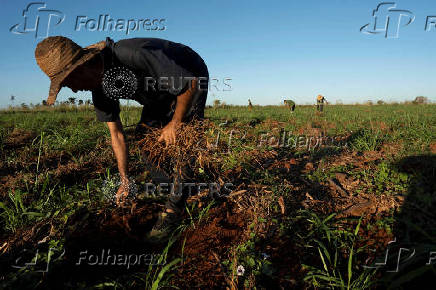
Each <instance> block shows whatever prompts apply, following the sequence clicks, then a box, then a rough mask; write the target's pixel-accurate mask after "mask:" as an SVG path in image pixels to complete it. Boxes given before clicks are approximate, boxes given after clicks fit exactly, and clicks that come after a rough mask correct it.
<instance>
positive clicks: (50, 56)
mask: <svg viewBox="0 0 436 290" xmlns="http://www.w3.org/2000/svg"><path fill="white" fill-rule="evenodd" d="M104 47H105V41H101V42H98V43H96V44H93V45H90V46H87V47H85V48H82V47H81V46H80V45H78V44H77V43H75V42H74V41H72V40H71V39H69V38H67V37H63V36H52V37H47V38H46V39H44V40H43V41H41V42H40V43H38V45H37V46H36V49H35V58H36V62H37V64H38V65H39V67H40V68H41V70H42V71H43V72H44V73H45V74H46V75H47V76H48V77H49V78H50V81H51V83H50V90H49V93H48V98H47V104H48V105H52V104H54V102H55V101H56V97H57V95H58V93H59V91H60V90H61V88H62V81H63V80H65V78H66V77H67V76H68V75H69V74H70V73H71V72H72V71H73V70H74V69H75V68H77V67H78V66H79V65H81V64H84V63H85V62H86V61H88V60H90V59H91V58H92V57H93V56H95V55H96V54H98V53H99V52H100V51H101V50H102V49H103V48H104Z"/></svg>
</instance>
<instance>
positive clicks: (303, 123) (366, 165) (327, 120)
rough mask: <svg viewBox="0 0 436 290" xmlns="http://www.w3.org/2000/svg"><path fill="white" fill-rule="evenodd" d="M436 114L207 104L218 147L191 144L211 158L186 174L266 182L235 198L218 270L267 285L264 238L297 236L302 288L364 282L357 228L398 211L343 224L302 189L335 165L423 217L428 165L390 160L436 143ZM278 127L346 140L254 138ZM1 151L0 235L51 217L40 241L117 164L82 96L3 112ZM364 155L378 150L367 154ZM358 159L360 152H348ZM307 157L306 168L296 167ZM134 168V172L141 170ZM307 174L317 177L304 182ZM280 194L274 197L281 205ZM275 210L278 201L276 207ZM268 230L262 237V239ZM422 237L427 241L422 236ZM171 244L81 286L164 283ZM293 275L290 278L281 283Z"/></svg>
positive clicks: (99, 188)
mask: <svg viewBox="0 0 436 290" xmlns="http://www.w3.org/2000/svg"><path fill="white" fill-rule="evenodd" d="M140 115H141V110H140V108H138V107H123V108H122V113H121V119H122V120H123V123H124V124H125V125H127V126H128V128H127V130H128V131H129V130H131V129H133V127H134V126H135V124H136V122H137V121H138V120H139V118H140ZM435 116H436V114H435V107H434V105H374V106H364V105H360V106H340V105H335V106H327V108H326V110H325V112H324V113H323V114H317V113H315V108H314V107H313V106H298V107H297V109H296V111H295V113H294V114H290V113H289V110H288V108H286V107H278V106H266V107H259V106H254V107H253V108H252V110H248V109H247V107H243V106H226V107H218V108H208V109H207V110H206V117H207V118H208V119H209V120H210V122H211V123H210V126H209V127H208V128H207V130H205V134H206V136H207V142H208V143H209V144H216V143H217V144H218V145H219V146H218V148H216V150H215V151H213V150H212V151H211V152H207V155H205V154H203V155H201V152H200V153H199V154H200V155H195V156H207V158H209V159H208V160H207V161H208V162H209V163H208V162H205V160H202V159H201V158H200V159H197V160H196V162H197V163H196V166H197V167H196V178H197V179H198V180H199V181H201V182H210V181H212V180H213V181H214V182H215V181H217V180H218V178H222V179H224V181H227V180H225V179H226V178H228V179H232V182H234V183H235V184H236V186H239V187H240V188H243V189H249V186H255V185H259V186H260V187H263V188H264V190H266V192H267V193H263V195H262V194H259V195H258V196H257V195H255V194H252V195H250V196H244V197H243V198H241V200H242V201H238V202H240V203H241V206H244V208H245V209H246V210H247V212H252V214H253V213H254V216H255V217H256V218H255V219H253V220H252V221H250V222H249V223H248V224H249V225H248V226H247V228H244V229H240V232H241V234H240V235H241V237H243V238H241V240H240V243H237V244H235V245H233V246H232V247H231V248H230V249H229V251H228V254H229V256H228V257H221V258H222V259H223V260H222V265H223V266H224V267H225V268H226V269H227V275H228V278H229V279H230V280H231V281H233V283H235V284H234V285H239V286H246V287H256V286H259V285H266V284H263V283H267V282H266V281H276V282H277V281H281V282H280V283H282V282H283V281H282V280H280V279H281V278H280V277H278V274H277V273H279V272H280V270H281V267H283V265H282V264H280V263H279V262H277V261H276V260H277V259H278V260H280V259H279V258H277V257H275V258H274V259H272V258H271V259H269V258H268V259H265V255H263V254H265V252H267V251H266V250H262V249H264V247H266V246H268V245H270V244H271V243H272V242H273V240H280V239H284V240H285V241H286V242H287V243H290V244H292V245H295V247H296V249H297V250H298V253H296V254H295V255H296V256H297V257H298V261H299V262H301V264H304V265H305V266H304V267H303V268H304V269H303V270H302V271H301V273H302V274H301V275H302V276H301V277H302V278H298V279H299V280H298V281H297V282H296V283H297V284H298V285H300V286H301V287H306V288H319V289H324V288H330V289H365V288H371V287H373V286H374V283H375V282H376V281H377V278H376V277H377V275H376V274H375V273H374V271H370V270H364V269H363V268H362V267H361V266H362V263H363V261H364V260H365V257H364V250H365V248H362V243H363V244H364V243H365V239H366V238H367V236H365V235H364V233H366V232H370V231H383V232H386V233H387V235H393V234H398V224H399V223H400V219H399V218H398V213H396V212H394V211H393V210H392V211H390V212H386V213H384V215H383V216H381V217H378V218H377V220H376V221H373V223H372V224H371V223H366V224H365V226H363V224H361V222H362V219H361V220H358V219H357V220H354V221H353V222H351V223H348V222H345V221H344V220H342V219H341V218H338V217H337V213H335V212H333V213H332V212H329V211H328V209H324V208H322V207H319V208H317V207H316V206H314V207H309V208H306V209H304V210H302V209H301V208H302V202H304V201H305V199H306V200H307V196H315V197H318V198H319V199H320V200H321V201H323V198H324V197H325V199H328V198H329V196H328V195H326V194H327V192H328V190H327V189H326V188H325V183H326V182H327V181H328V180H330V179H333V178H335V176H336V174H338V173H342V174H345V175H347V177H349V178H352V179H354V180H358V181H360V183H359V185H357V186H356V188H355V190H354V191H353V192H352V196H359V195H364V196H371V197H374V198H376V197H385V196H391V197H394V198H402V199H408V198H409V199H410V198H413V201H416V202H417V203H419V204H420V205H423V206H421V208H422V209H423V211H422V212H423V215H427V216H426V218H425V219H423V220H427V221H428V220H432V218H433V215H432V210H431V209H432V207H431V205H432V203H433V202H434V195H433V193H434V187H432V181H431V180H432V176H433V175H432V173H431V172H432V171H431V169H432V167H431V166H430V165H429V166H427V168H428V169H429V170H428V172H423V170H420V169H419V168H418V169H413V168H414V167H413V168H412V169H413V170H403V169H402V167H401V166H399V165H398V164H399V161H401V160H407V158H409V157H413V158H415V157H416V156H418V157H419V156H424V157H423V159H428V160H430V161H431V160H432V159H431V158H433V157H434V151H432V150H434V144H436V136H435V134H434V132H435V131H436V118H435ZM280 129H283V130H284V131H286V132H287V134H288V136H292V137H293V138H296V137H299V136H313V135H322V136H330V137H335V136H345V137H346V138H347V140H346V144H347V146H342V145H344V144H345V143H343V144H342V145H339V146H331V145H323V146H320V147H317V148H312V149H310V148H308V147H307V146H300V147H277V146H272V145H271V144H269V145H268V144H266V145H265V146H259V144H260V142H261V140H262V138H263V137H262V136H263V134H267V133H268V134H270V135H269V136H270V137H271V136H275V137H276V139H275V140H276V141H277V139H278V138H279V137H280V136H281V135H280V134H282V133H280V132H281V131H280ZM268 138H269V137H268ZM432 146H433V147H432ZM158 149H159V148H158ZM130 150H131V152H130V160H129V161H130V163H131V164H132V167H133V169H132V170H134V172H135V173H140V172H141V170H143V168H142V167H141V159H140V158H141V150H140V149H139V148H136V147H133V146H132V148H131V149H130ZM159 150H164V149H163V148H160V149H159ZM159 152H160V151H159ZM162 152H163V151H162ZM196 152H197V151H196ZM374 152H375V153H374ZM197 153H198V152H197ZM197 153H195V154H197ZM352 154H354V155H352ZM371 154H373V155H371ZM0 155H1V161H0V178H2V180H3V182H4V186H3V185H2V187H1V190H2V192H1V196H2V197H1V199H0V237H1V238H0V240H1V241H7V240H9V239H12V238H14V237H16V235H19V234H21V233H23V232H26V231H28V230H29V229H32V228H35V227H36V228H37V227H38V226H39V225H40V224H44V223H45V224H50V225H52V226H53V228H52V231H53V232H55V233H56V235H54V236H51V238H50V242H51V243H53V244H56V246H57V247H58V248H60V249H62V247H63V243H64V240H63V237H62V233H63V231H64V227H65V224H66V222H67V221H68V219H69V217H71V216H72V215H74V213H75V212H77V211H78V210H79V209H80V208H81V207H89V208H97V209H98V208H100V209H103V208H105V207H107V206H108V204H107V200H108V194H109V195H110V193H111V190H109V192H108V186H104V185H105V184H106V185H107V183H108V182H110V181H111V180H112V179H113V178H112V174H111V173H112V172H117V168H116V163H115V159H114V156H113V153H112V149H111V148H110V135H109V132H108V130H107V128H106V127H105V125H104V124H103V123H100V122H98V121H97V120H96V118H95V113H94V112H93V109H92V107H87V106H80V107H74V106H71V107H70V106H60V107H58V108H39V109H33V110H32V109H27V110H3V111H1V112H0ZM185 155H186V154H185ZM341 155H346V156H352V157H351V158H352V159H348V160H351V161H347V162H342V163H340V164H334V165H332V163H331V162H332V159H333V160H334V159H335V158H336V157H339V156H341ZM366 156H376V157H374V158H373V159H370V158H368V160H366V159H365V158H366ZM425 156H429V157H428V158H426V157H425ZM158 157H159V158H161V156H158ZM359 158H363V159H365V160H364V161H365V162H361V163H358V162H357V159H359ZM292 159H296V160H297V164H294V163H292V164H291V163H290V160H292ZM307 163H311V164H312V165H313V166H314V167H315V168H313V170H305V169H304V168H305V166H306V165H307ZM209 164H210V166H209ZM283 164H291V165H288V166H289V168H290V169H289V171H284V168H285V167H284V165H283ZM406 165H407V164H406ZM277 167H278V168H277ZM403 167H404V166H403ZM406 167H407V166H406ZM407 168H408V167H407ZM292 172H294V173H295V174H292ZM433 174H434V173H433ZM135 177H137V178H139V177H140V174H137V175H136V176H135ZM112 181H113V180H112ZM105 182H106V183H105ZM308 184H309V185H308ZM315 185H316V186H317V187H313V186H315ZM432 190H433V191H432ZM249 192H250V193H251V191H249ZM306 193H307V194H308V195H306ZM300 196H303V198H300ZM350 198H352V197H350ZM279 200H280V202H282V203H283V202H284V207H283V208H282V206H283V204H282V205H280V204H279ZM218 206H222V204H221V203H220V202H209V203H205V204H203V205H202V206H199V204H198V203H192V204H191V205H189V206H187V208H186V212H187V216H186V219H185V220H184V222H183V228H181V229H180V230H181V231H185V230H187V229H194V230H196V229H197V228H199V227H201V226H202V225H204V224H207V223H209V222H210V219H209V212H210V209H211V208H213V207H218ZM282 209H285V210H286V212H285V214H284V215H283V214H282V213H281V211H282ZM410 212H411V211H409V213H407V211H406V210H405V209H403V215H402V216H401V218H403V219H404V218H405V219H406V220H407V221H408V222H409V223H410V222H411V223H412V226H416V228H413V227H412V226H410V228H413V229H414V230H413V231H414V232H412V235H413V233H415V236H416V235H417V234H416V233H420V235H422V236H424V237H426V235H427V236H428V235H430V237H431V235H432V233H433V232H432V231H430V232H427V231H424V230H423V228H425V229H428V228H429V226H428V225H427V224H425V223H422V221H421V218H420V217H417V218H416V220H412V221H411V220H410V219H409V218H408V215H405V214H406V213H407V214H409V215H410ZM412 212H413V211H412ZM250 225H251V226H250ZM278 233H280V234H278ZM267 236H268V237H270V238H265V237H267ZM423 239H427V240H426V243H428V242H429V238H428V237H427V238H423ZM430 240H431V239H430ZM175 243H176V241H172V242H170V243H169V244H168V245H167V246H166V247H164V248H163V249H162V253H163V255H162V256H164V257H166V258H168V260H167V263H166V265H165V266H162V267H158V268H150V267H149V268H147V269H142V270H141V271H138V272H134V273H130V274H128V275H122V277H121V278H120V279H114V278H107V279H106V278H105V277H101V279H100V281H98V282H96V283H94V284H92V285H87V284H86V282H83V283H84V284H83V285H82V284H81V285H82V286H89V287H91V286H95V287H97V288H105V287H118V288H123V287H133V286H132V285H135V286H138V285H139V286H140V287H144V288H147V289H149V288H152V289H158V288H159V287H164V286H165V287H171V286H174V280H173V279H175V278H174V277H175V276H174V275H173V274H174V273H175V272H177V271H178V270H179V265H180V264H181V263H182V262H183V256H184V254H183V253H182V255H178V254H176V255H175V254H174V253H172V252H171V251H170V249H171V248H172V247H173V246H174V245H175ZM2 244H3V243H1V244H0V246H3V245H2ZM265 245H266V246H265ZM9 246H13V245H9ZM35 246H36V245H35ZM270 246H271V245H270ZM0 255H1V254H0ZM180 256H182V258H180ZM278 256H279V257H280V255H278ZM42 258H43V257H42ZM239 265H244V268H245V270H246V272H245V276H243V277H239V278H238V277H237V275H236V270H237V267H238V266H239ZM426 270H428V268H426ZM429 271H430V270H429ZM25 272H26V271H25ZM418 274H419V273H418ZM418 274H416V272H413V273H412V274H410V275H418ZM380 275H381V274H380ZM2 277H3V278H9V279H10V281H11V284H7V282H4V283H6V284H4V285H3V284H2V285H3V286H4V287H6V286H10V285H14V284H13V283H18V282H17V281H19V280H20V277H21V278H23V277H25V279H24V278H23V279H24V280H23V281H27V280H26V279H30V281H33V282H35V283H38V281H40V279H42V278H41V276H38V274H35V273H33V272H32V271H30V270H29V271H27V272H26V273H21V272H20V273H18V272H11V271H10V272H8V273H6V274H2ZM404 277H408V276H407V275H404ZM296 279H297V278H296ZM291 280H292V278H289V277H288V278H286V279H285V281H284V282H283V283H288V282H289V281H291ZM409 280H413V279H412V278H411V279H409ZM14 281H15V282H14ZM33 282H32V283H33ZM406 282H407V281H406ZM406 282H404V283H406ZM2 283H3V282H2ZM238 283H239V284H238ZM277 283H279V282H277ZM29 285H30V284H29ZM32 285H33V284H32ZM287 285H288V286H289V284H287ZM292 285H294V284H292ZM294 286H295V285H294Z"/></svg>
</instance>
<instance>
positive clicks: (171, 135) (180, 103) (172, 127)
mask: <svg viewBox="0 0 436 290" xmlns="http://www.w3.org/2000/svg"><path fill="white" fill-rule="evenodd" d="M197 89H198V88H197V79H194V80H192V82H191V87H190V88H189V89H187V90H186V91H185V92H184V93H183V94H181V95H179V96H177V103H176V109H175V111H174V115H173V118H172V120H171V122H169V123H168V125H166V126H165V127H164V128H163V129H162V134H161V136H160V137H159V140H158V141H165V143H166V144H167V145H169V144H174V143H176V131H177V128H178V127H179V125H180V123H181V122H182V121H183V118H184V117H185V115H186V112H187V111H188V109H189V107H190V106H191V104H192V96H193V94H194V93H195V91H196V90H197Z"/></svg>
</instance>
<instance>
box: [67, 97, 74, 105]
mask: <svg viewBox="0 0 436 290" xmlns="http://www.w3.org/2000/svg"><path fill="white" fill-rule="evenodd" d="M68 103H70V104H71V105H74V104H75V103H76V98H73V97H69V98H68ZM68 103H67V104H68Z"/></svg>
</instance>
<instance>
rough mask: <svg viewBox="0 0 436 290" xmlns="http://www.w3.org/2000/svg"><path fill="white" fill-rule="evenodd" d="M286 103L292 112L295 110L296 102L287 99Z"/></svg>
mask: <svg viewBox="0 0 436 290" xmlns="http://www.w3.org/2000/svg"><path fill="white" fill-rule="evenodd" d="M285 105H286V106H287V107H288V108H289V109H290V110H291V112H294V111H295V102H294V101H292V100H285Z"/></svg>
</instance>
